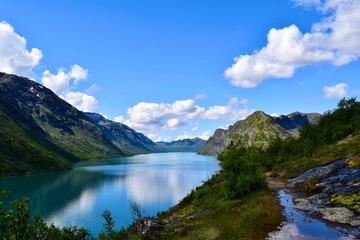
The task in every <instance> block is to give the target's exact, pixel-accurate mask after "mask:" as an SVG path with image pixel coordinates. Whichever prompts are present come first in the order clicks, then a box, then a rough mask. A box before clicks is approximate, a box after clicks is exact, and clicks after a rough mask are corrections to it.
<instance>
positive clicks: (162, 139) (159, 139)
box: [146, 133, 172, 142]
mask: <svg viewBox="0 0 360 240" xmlns="http://www.w3.org/2000/svg"><path fill="white" fill-rule="evenodd" d="M146 136H147V137H148V138H150V139H151V140H153V141H154V142H171V141H172V139H171V138H169V137H161V136H159V135H157V134H155V133H147V134H146Z"/></svg>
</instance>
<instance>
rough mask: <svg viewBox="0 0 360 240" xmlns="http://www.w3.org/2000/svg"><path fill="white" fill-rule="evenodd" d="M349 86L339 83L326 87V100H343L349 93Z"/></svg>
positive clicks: (324, 89)
mask: <svg viewBox="0 0 360 240" xmlns="http://www.w3.org/2000/svg"><path fill="white" fill-rule="evenodd" d="M347 89H348V85H347V84H346V83H338V84H336V85H334V86H325V87H324V88H323V91H324V98H342V97H345V96H346V95H347V93H348V90H347Z"/></svg>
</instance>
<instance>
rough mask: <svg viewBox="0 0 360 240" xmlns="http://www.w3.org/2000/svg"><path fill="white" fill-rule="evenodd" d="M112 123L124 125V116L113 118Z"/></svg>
mask: <svg viewBox="0 0 360 240" xmlns="http://www.w3.org/2000/svg"><path fill="white" fill-rule="evenodd" d="M114 121H115V122H118V123H124V122H125V118H124V116H117V117H114Z"/></svg>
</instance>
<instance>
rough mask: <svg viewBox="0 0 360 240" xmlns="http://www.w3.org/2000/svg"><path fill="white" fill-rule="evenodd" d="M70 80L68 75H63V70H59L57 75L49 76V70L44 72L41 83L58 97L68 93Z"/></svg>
mask: <svg viewBox="0 0 360 240" xmlns="http://www.w3.org/2000/svg"><path fill="white" fill-rule="evenodd" d="M70 79H71V77H70V76H69V74H67V73H65V72H64V70H63V69H60V70H59V71H58V72H57V74H51V73H50V71H49V70H45V71H44V72H43V76H42V78H41V81H42V83H43V84H44V86H45V87H47V88H50V89H51V90H53V91H54V93H56V94H58V95H59V94H63V93H65V92H68V91H70Z"/></svg>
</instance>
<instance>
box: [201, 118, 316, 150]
mask: <svg viewBox="0 0 360 240" xmlns="http://www.w3.org/2000/svg"><path fill="white" fill-rule="evenodd" d="M320 116H321V114H319V113H300V112H294V113H291V114H289V115H281V116H279V117H273V116H270V115H268V114H266V113H264V112H262V111H256V112H254V113H253V114H251V115H249V116H248V117H247V118H245V119H244V120H240V121H237V122H236V123H235V124H234V125H231V126H229V127H228V129H221V128H219V129H217V130H216V131H215V133H214V134H213V136H211V137H210V138H209V140H208V141H207V142H206V143H205V145H204V147H203V148H202V149H201V150H200V151H199V154H203V155H216V154H218V153H220V152H221V151H222V150H224V148H225V147H226V146H228V145H229V144H230V143H231V141H235V140H236V141H240V143H241V144H244V145H245V146H257V147H262V148H266V147H267V146H268V144H269V142H270V140H272V139H276V138H280V139H284V138H286V137H289V136H295V137H296V136H298V135H299V129H300V128H301V127H303V126H304V125H305V124H307V123H308V124H316V123H317V122H318V121H319V120H320Z"/></svg>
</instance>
